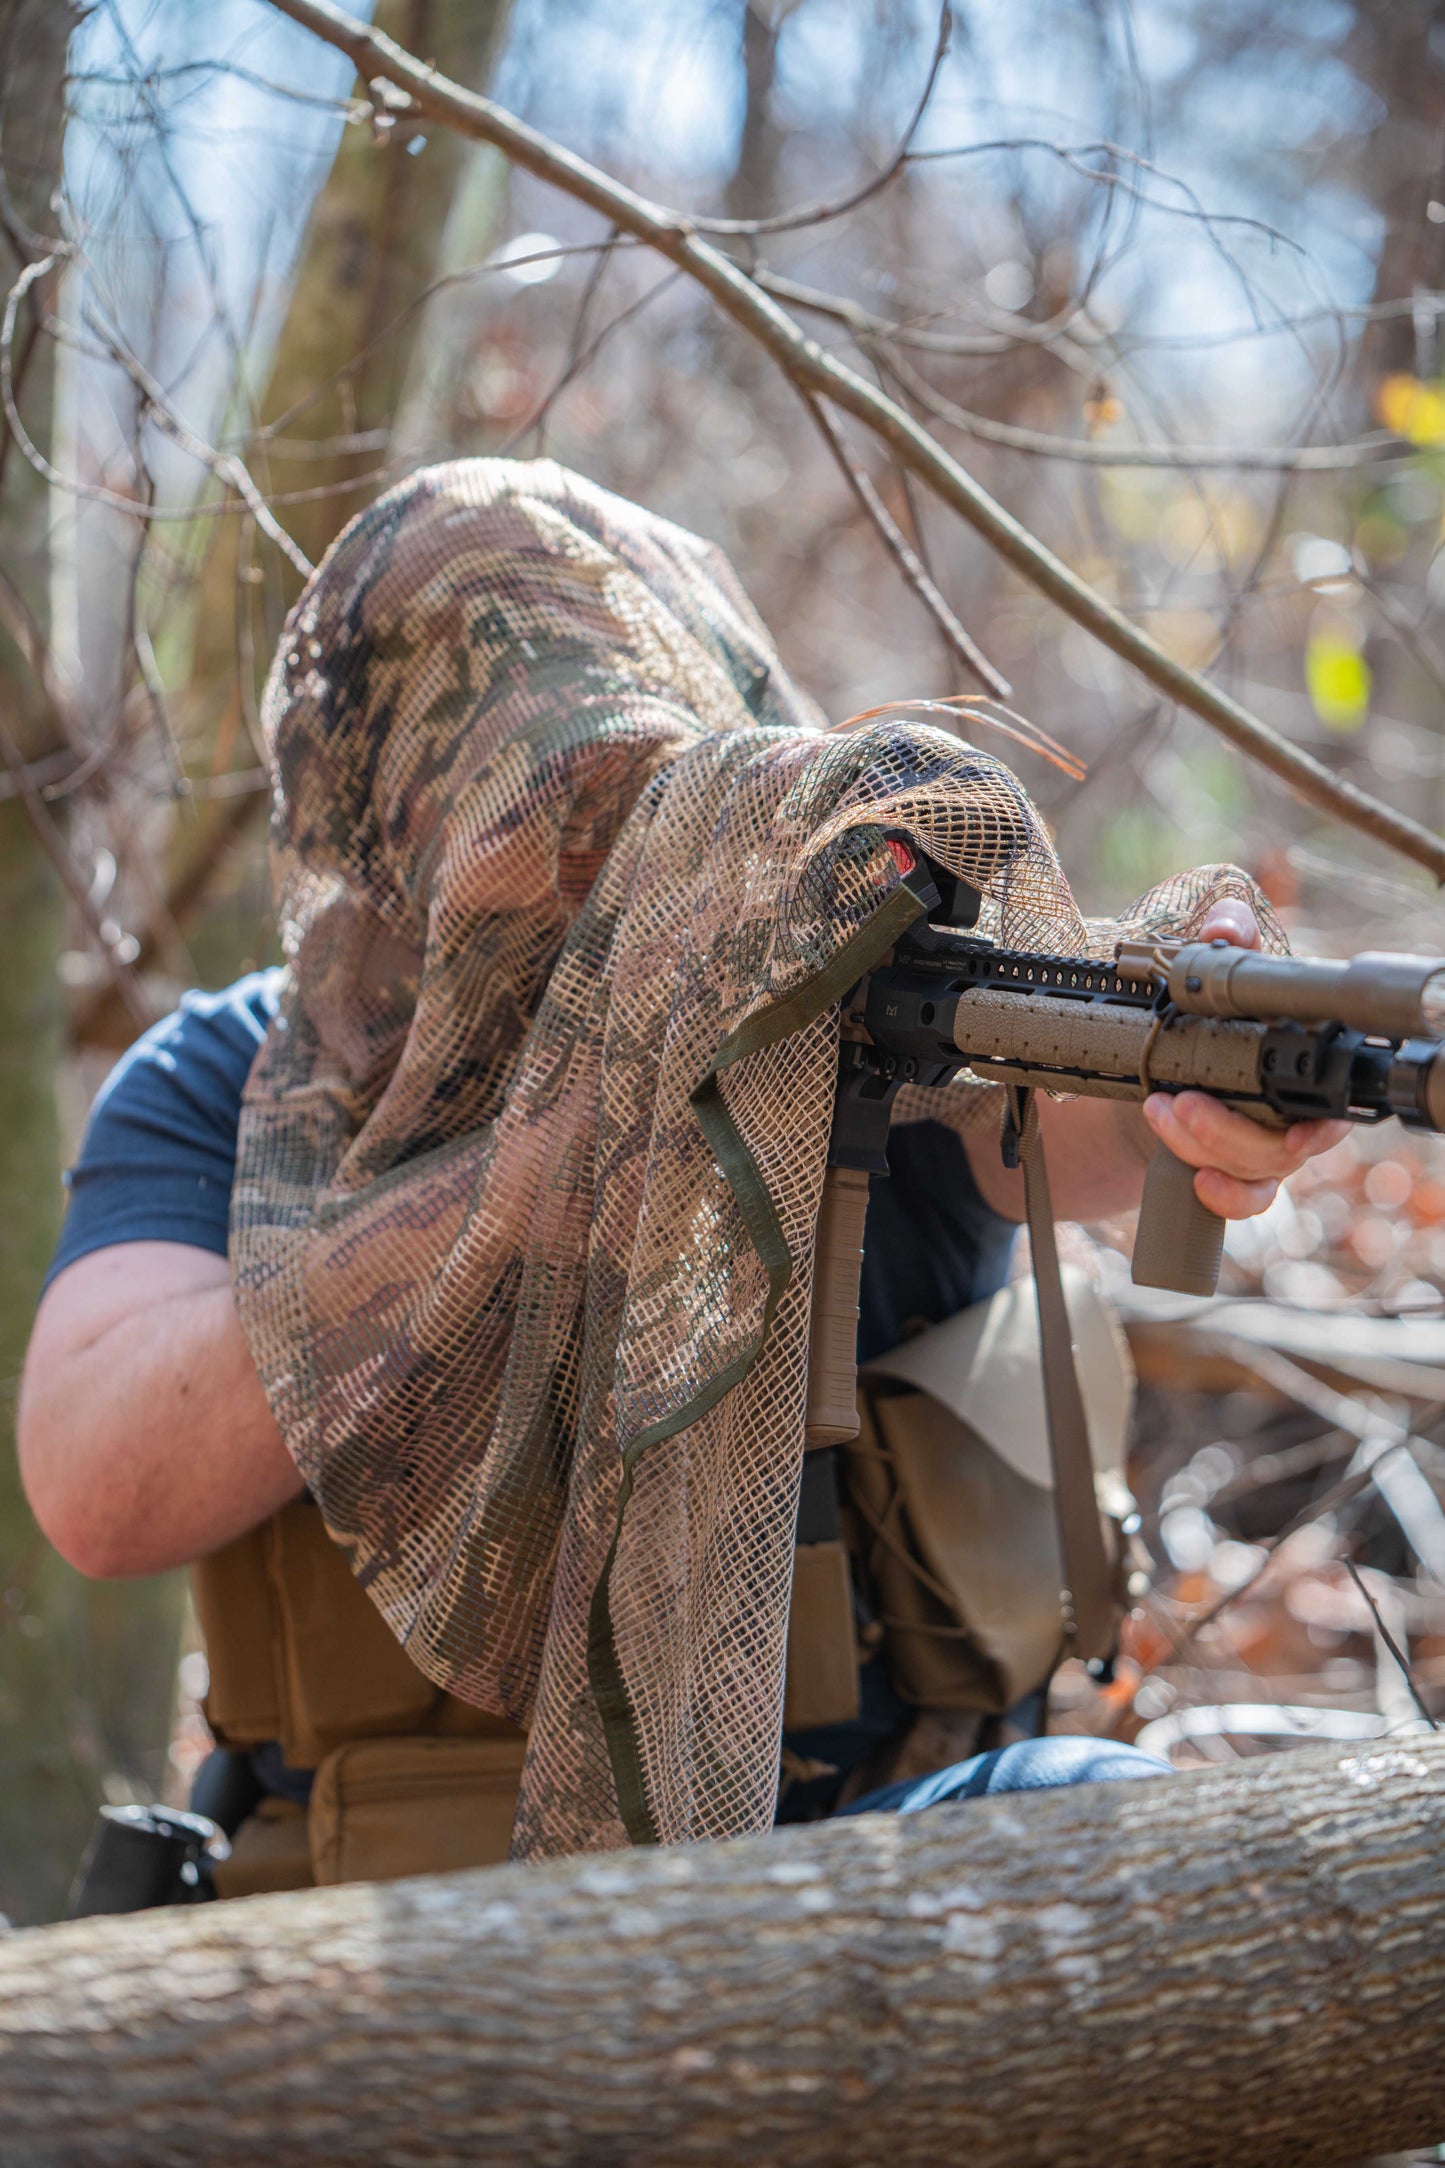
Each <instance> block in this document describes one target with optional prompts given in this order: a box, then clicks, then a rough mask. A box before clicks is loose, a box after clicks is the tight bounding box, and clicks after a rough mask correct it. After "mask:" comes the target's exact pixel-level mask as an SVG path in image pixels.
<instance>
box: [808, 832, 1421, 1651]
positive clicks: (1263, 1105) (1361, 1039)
mask: <svg viewBox="0 0 1445 2168" xmlns="http://www.w3.org/2000/svg"><path fill="white" fill-rule="evenodd" d="M888 841H889V844H890V847H891V848H892V849H893V852H894V856H895V858H896V859H897V861H898V863H899V865H900V868H901V869H903V876H904V881H905V884H906V885H907V886H908V887H909V888H911V889H912V890H913V892H914V894H915V895H916V896H917V897H918V899H919V902H920V904H921V905H922V906H923V912H922V916H921V917H920V919H919V920H918V921H917V923H916V924H915V926H914V927H913V928H912V929H910V931H909V932H908V933H907V934H906V935H905V936H904V937H903V938H902V939H901V940H900V941H899V942H898V943H897V944H896V946H895V948H894V950H893V953H892V957H891V960H890V961H889V962H888V963H886V964H884V965H882V966H881V967H879V968H877V969H875V970H874V971H872V972H871V973H870V974H869V976H868V977H867V978H866V979H864V980H863V981H861V982H860V984H859V986H857V987H856V988H855V989H854V990H853V992H852V994H851V995H849V996H848V998H847V999H846V1000H845V1002H844V1004H843V1035H842V1044H841V1055H840V1067H839V1080H838V1094H837V1100H836V1103H835V1111H834V1120H833V1132H832V1139H831V1143H830V1148H829V1154H828V1171H827V1175H826V1177H825V1181H824V1192H823V1202H822V1207H821V1209H820V1212H819V1218H818V1241H817V1252H816V1265H815V1277H814V1294H813V1314H812V1331H811V1343H810V1364H809V1386H808V1414H807V1440H808V1444H809V1445H810V1446H821V1445H829V1444H837V1443H843V1442H846V1441H847V1440H848V1439H850V1438H852V1437H854V1436H856V1434H857V1429H858V1418H857V1373H856V1359H855V1358H856V1336H857V1323H858V1284H859V1274H860V1271H861V1266H862V1253H863V1222H864V1215H865V1213H866V1210H867V1201H868V1183H869V1178H870V1176H872V1175H873V1174H879V1173H886V1171H887V1160H886V1156H885V1155H886V1151H887V1143H888V1125H889V1119H890V1114H891V1110H892V1104H893V1100H894V1098H895V1096H896V1094H897V1093H898V1091H899V1090H900V1089H901V1088H902V1086H903V1085H905V1084H913V1085H921V1086H923V1087H925V1088H926V1087H929V1086H935V1085H940V1084H945V1083H948V1082H949V1081H950V1080H951V1079H952V1078H954V1077H956V1076H957V1075H958V1074H959V1072H960V1071H961V1070H965V1069H966V1070H968V1071H970V1072H971V1073H972V1074H973V1075H974V1076H976V1077H979V1078H981V1079H983V1080H985V1081H987V1082H991V1083H998V1084H1002V1085H1003V1086H1004V1087H1005V1088H1006V1099H1005V1112H1004V1116H1003V1124H1002V1129H1003V1136H1002V1148H1003V1154H1004V1160H1005V1164H1006V1165H1009V1166H1016V1165H1019V1164H1022V1166H1023V1170H1024V1181H1025V1194H1026V1198H1027V1209H1028V1222H1029V1229H1030V1236H1031V1240H1032V1245H1033V1253H1034V1258H1033V1262H1034V1274H1035V1278H1036V1281H1037V1283H1038V1298H1039V1317H1040V1327H1041V1335H1042V1342H1043V1356H1044V1383H1045V1398H1046V1402H1047V1406H1048V1411H1049V1422H1050V1430H1051V1433H1052V1443H1053V1448H1054V1456H1053V1457H1054V1474H1055V1484H1056V1491H1057V1502H1058V1512H1059V1523H1060V1534H1061V1542H1062V1546H1063V1552H1064V1563H1065V1572H1066V1578H1067V1579H1068V1581H1069V1584H1070V1585H1069V1589H1068V1590H1066V1592H1065V1596H1066V1602H1065V1617H1066V1626H1067V1627H1068V1629H1069V1630H1070V1631H1071V1632H1072V1633H1073V1634H1074V1636H1075V1646H1076V1648H1077V1650H1078V1653H1080V1654H1084V1655H1094V1654H1102V1653H1104V1649H1105V1646H1106V1645H1107V1643H1108V1641H1109V1640H1111V1639H1112V1631H1113V1592H1112V1577H1111V1574H1110V1572H1109V1569H1107V1567H1106V1564H1105V1561H1104V1554H1103V1548H1102V1544H1101V1542H1100V1539H1099V1529H1098V1519H1097V1514H1096V1511H1095V1507H1094V1501H1093V1467H1092V1460H1091V1458H1090V1456H1089V1453H1088V1442H1087V1428H1086V1423H1085V1418H1084V1412H1083V1406H1082V1402H1081V1400H1080V1398H1079V1393H1078V1385H1077V1380H1076V1378H1075V1376H1074V1369H1073V1361H1072V1355H1071V1349H1070V1333H1069V1323H1068V1312H1067V1309H1066V1307H1065V1304H1064V1297H1063V1290H1062V1284H1061V1282H1060V1278H1059V1272H1058V1262H1057V1256H1056V1254H1055V1250H1054V1242H1053V1228H1052V1220H1053V1215H1052V1211H1051V1209H1050V1205H1049V1196H1048V1186H1047V1176H1046V1173H1045V1170H1044V1165H1043V1155H1042V1150H1041V1147H1040V1145H1039V1141H1038V1118H1037V1110H1036V1108H1035V1107H1034V1105H1033V1094H1034V1093H1035V1092H1037V1091H1041V1090H1042V1091H1055V1092H1065V1093H1071V1094H1082V1095H1086V1096H1089V1097H1094V1098H1104V1099H1121V1100H1142V1099H1144V1098H1145V1097H1147V1095H1148V1094H1149V1093H1150V1092H1154V1091H1165V1092H1179V1091H1203V1092H1208V1093H1209V1094H1210V1095H1211V1096H1212V1097H1214V1098H1216V1099H1219V1100H1221V1101H1222V1102H1223V1103H1224V1104H1225V1105H1226V1106H1230V1107H1233V1108H1235V1109H1237V1110H1238V1111H1239V1112H1240V1113H1243V1114H1246V1115H1248V1116H1250V1117H1251V1118H1252V1119H1253V1120H1255V1121H1258V1122H1260V1123H1262V1124H1265V1125H1267V1126H1273V1127H1277V1128H1283V1127H1286V1126H1288V1124H1290V1123H1291V1122H1295V1121H1299V1120H1303V1119H1316V1118H1319V1119H1323V1118H1327V1117H1335V1118H1339V1119H1343V1120H1346V1121H1355V1122H1380V1121H1384V1120H1387V1119H1388V1118H1389V1117H1390V1116H1391V1115H1395V1116H1398V1118H1399V1119H1400V1120H1401V1121H1402V1122H1404V1123H1405V1124H1406V1125H1407V1126H1409V1127H1411V1128H1417V1129H1431V1130H1436V1131H1442V1130H1445V1059H1442V1056H1445V1045H1442V1038H1441V1035H1442V1034H1445V957H1436V956H1396V955H1383V954H1382V955H1364V956H1357V957H1355V958H1354V959H1353V961H1351V962H1349V963H1333V962H1323V961H1317V960H1315V959H1313V958H1303V957H1293V956H1271V955H1263V954H1261V953H1260V952H1258V951H1257V950H1252V949H1241V948H1235V947H1232V946H1231V945H1230V944H1229V943H1227V942H1224V941H1211V942H1204V941H1186V942H1179V941H1159V942H1147V941H1146V942H1131V941H1124V942H1121V943H1120V944H1119V946H1118V948H1117V950H1116V953H1115V957H1114V960H1113V962H1112V963H1107V962H1101V961H1100V960H1099V959H1098V958H1089V957H1080V956H1054V955H1045V954H1032V953H1027V952H1023V951H1020V950H1016V949H1006V948H999V947H996V946H995V945H994V944H993V943H992V942H990V941H988V940H985V939H983V938H980V937H979V936H978V935H977V934H976V933H975V932H974V931H973V929H974V928H975V927H976V926H977V924H978V920H979V915H980V909H981V904H982V898H981V897H980V895H979V892H978V891H977V890H976V889H974V888H971V887H970V886H969V885H968V883H967V882H964V881H960V880H957V879H955V878H954V877H953V876H952V875H951V874H949V873H947V872H945V871H944V870H943V869H942V868H940V867H938V866H935V865H933V864H931V863H930V862H929V861H927V860H926V859H923V858H921V857H920V856H919V855H918V852H917V847H916V845H915V844H914V843H913V842H912V841H911V839H909V838H907V837H904V836H894V835H890V836H889V838H888ZM1223 1242H1224V1222H1223V1220H1221V1219H1220V1218H1218V1216H1217V1215H1216V1214H1215V1213H1213V1212H1211V1211H1209V1210H1208V1208H1207V1207H1206V1206H1205V1205H1203V1204H1201V1203H1200V1201H1199V1199H1198V1197H1197V1196H1196V1194H1195V1190H1194V1169H1193V1168H1192V1167H1188V1166H1186V1165H1185V1164H1184V1163H1183V1162H1182V1161H1181V1160H1179V1159H1177V1158H1176V1157H1175V1155H1174V1154H1173V1153H1172V1152H1171V1151H1170V1150H1169V1149H1168V1147H1167V1146H1166V1145H1164V1144H1162V1143H1161V1144H1158V1145H1156V1147H1155V1150H1154V1154H1153V1157H1152V1159H1151V1161H1150V1165H1149V1169H1148V1173H1147V1176H1146V1178H1145V1184H1144V1195H1143V1201H1142V1203H1141V1206H1140V1210H1139V1225H1138V1232H1137V1235H1136V1238H1135V1244H1134V1259H1133V1277H1134V1279H1135V1281H1136V1282H1137V1283H1138V1284H1140V1285H1142V1286H1146V1287H1161V1288H1169V1289H1173V1290H1175V1291H1178V1292H1180V1293H1185V1294H1194V1295H1212V1294H1213V1293H1214V1291H1215V1286H1216V1283H1217V1280H1218V1276H1219V1264H1220V1257H1221V1253H1222V1249H1223ZM1071 1553H1072V1556H1071Z"/></svg>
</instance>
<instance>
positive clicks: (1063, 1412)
mask: <svg viewBox="0 0 1445 2168" xmlns="http://www.w3.org/2000/svg"><path fill="white" fill-rule="evenodd" d="M1008 1102H1009V1113H1010V1116H1011V1118H1012V1123H1013V1128H1014V1132H1015V1135H1016V1137H1017V1142H1018V1157H1019V1163H1020V1165H1021V1166H1022V1168H1023V1173H1024V1209H1025V1212H1026V1215H1027V1219H1028V1229H1029V1244H1030V1247H1031V1249H1032V1251H1033V1265H1034V1286H1035V1289H1036V1291H1037V1295H1038V1305H1039V1347H1040V1355H1041V1359H1042V1365H1043V1379H1044V1408H1045V1412H1046V1414H1047V1416H1048V1429H1049V1457H1050V1459H1051V1460H1052V1462H1053V1469H1054V1507H1055V1511H1056V1513H1057V1515H1058V1528H1059V1556H1060V1561H1061V1563H1062V1566H1063V1573H1064V1583H1065V1586H1064V1590H1063V1606H1064V1630H1065V1635H1066V1637H1067V1638H1066V1644H1065V1648H1064V1654H1065V1655H1067V1656H1080V1657H1085V1658H1089V1657H1106V1656H1108V1655H1109V1654H1110V1652H1111V1651H1112V1649H1113V1647H1114V1641H1115V1636H1116V1633H1117V1626H1118V1604H1117V1600H1116V1597H1115V1592H1114V1591H1115V1575H1114V1571H1113V1568H1112V1567H1111V1566H1110V1563H1109V1558H1108V1553H1107V1551H1106V1550H1105V1547H1104V1531H1103V1525H1102V1522H1101V1520H1100V1515H1099V1502H1098V1498H1097V1495H1096V1493H1095V1489H1094V1456H1093V1453H1092V1451H1091V1450H1090V1446H1089V1420H1088V1416H1087V1414H1086V1413H1085V1409H1084V1397H1083V1394H1082V1393H1081V1391H1080V1389H1079V1374H1078V1371H1077V1369H1076V1368H1075V1365H1074V1342H1073V1329H1072V1327H1071V1325H1070V1323H1069V1310H1068V1303H1067V1301H1066V1300H1065V1296H1064V1283H1063V1277H1062V1274H1061V1273H1060V1271H1059V1252H1058V1245H1057V1243H1056V1241H1055V1239H1054V1214H1053V1206H1052V1204H1051V1202H1050V1198H1049V1178H1048V1171H1047V1169H1046V1167H1045V1165H1044V1147H1043V1139H1042V1137H1041V1136H1040V1134H1039V1110H1038V1105H1037V1102H1036V1099H1035V1095H1034V1094H1033V1093H1032V1092H1031V1091H1027V1090H1020V1089H1018V1088H1017V1087H1015V1086H1009V1087H1008Z"/></svg>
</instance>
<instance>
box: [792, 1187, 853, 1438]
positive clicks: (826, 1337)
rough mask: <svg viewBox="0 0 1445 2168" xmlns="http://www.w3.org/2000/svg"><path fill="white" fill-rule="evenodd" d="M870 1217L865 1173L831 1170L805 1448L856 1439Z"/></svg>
mask: <svg viewBox="0 0 1445 2168" xmlns="http://www.w3.org/2000/svg"><path fill="white" fill-rule="evenodd" d="M867 1216H868V1177H867V1175H866V1174H863V1173H862V1172H860V1171H859V1170H858V1169H857V1168H855V1167H829V1168H828V1169H827V1171H826V1172H825V1173H824V1176H823V1195H822V1200H821V1202H820V1204H819V1206H818V1240H817V1247H816V1249H815V1251H814V1259H813V1314H812V1320H811V1323H810V1325H809V1330H808V1412H807V1420H806V1425H805V1428H804V1433H803V1443H804V1446H805V1447H807V1448H812V1447H815V1446H821V1445H846V1444H847V1442H848V1440H849V1439H850V1438H856V1437H857V1435H858V1288H859V1283H860V1281H861V1279H862V1276H863V1222H864V1220H865V1219H866V1218H867Z"/></svg>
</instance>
